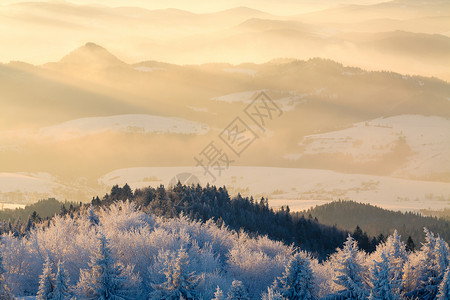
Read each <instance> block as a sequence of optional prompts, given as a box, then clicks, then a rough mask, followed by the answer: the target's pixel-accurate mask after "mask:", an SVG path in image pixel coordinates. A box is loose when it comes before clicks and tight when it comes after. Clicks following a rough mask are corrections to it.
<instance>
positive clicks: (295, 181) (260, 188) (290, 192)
mask: <svg viewBox="0 0 450 300" xmlns="http://www.w3.org/2000/svg"><path fill="white" fill-rule="evenodd" d="M179 173H192V174H194V175H195V176H197V177H198V178H199V180H200V182H201V184H202V185H205V184H206V183H207V182H212V181H211V178H210V177H209V176H205V175H204V172H203V169H201V168H199V167H197V168H195V167H148V168H128V169H120V170H115V171H113V172H110V173H108V174H106V175H104V176H102V177H101V178H100V179H99V183H100V184H101V185H102V186H104V188H105V191H107V190H108V189H109V188H111V187H112V186H113V185H115V184H118V185H123V184H125V183H128V184H129V185H130V186H131V187H132V188H142V187H146V186H154V187H156V186H159V185H160V184H164V185H167V184H168V183H169V181H170V180H171V178H172V177H174V176H175V175H177V174H179ZM214 184H215V185H217V186H222V185H225V186H227V188H228V189H229V191H230V194H231V195H236V194H237V193H241V194H242V195H248V196H250V195H252V196H255V197H257V198H259V197H261V196H264V197H269V199H274V200H276V201H274V202H272V204H271V205H274V206H280V205H283V203H284V202H283V200H282V199H285V200H286V201H285V203H286V204H287V203H289V205H291V206H293V208H294V209H295V207H298V208H305V203H304V202H302V201H301V200H308V201H309V202H308V203H307V205H308V206H313V205H314V202H311V201H310V200H327V201H331V200H338V199H348V200H355V201H358V202H364V203H371V204H373V205H379V206H381V207H384V208H388V209H399V210H418V209H423V208H434V209H441V208H443V207H447V206H446V205H445V203H450V201H449V200H450V184H449V183H443V182H430V181H420V180H407V179H400V178H392V177H385V176H374V175H364V174H344V173H339V172H333V171H328V170H316V169H295V168H270V167H230V169H229V170H227V171H224V172H223V174H222V176H220V177H218V178H217V181H216V182H214ZM289 199H291V200H289ZM292 199H297V201H299V203H298V205H295V204H294V203H293V201H292ZM322 203H323V201H321V202H317V204H322ZM448 207H450V206H448Z"/></svg>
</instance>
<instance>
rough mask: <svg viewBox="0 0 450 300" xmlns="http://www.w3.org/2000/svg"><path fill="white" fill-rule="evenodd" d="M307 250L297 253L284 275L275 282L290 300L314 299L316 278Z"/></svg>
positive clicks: (278, 288)
mask: <svg viewBox="0 0 450 300" xmlns="http://www.w3.org/2000/svg"><path fill="white" fill-rule="evenodd" d="M310 260H311V259H310V257H309V255H308V254H307V253H306V252H299V253H296V254H295V255H294V256H293V257H292V258H291V260H290V261H289V262H288V264H287V265H286V268H285V270H284V272H283V275H282V276H281V277H279V278H278V281H277V282H276V283H275V284H274V285H275V287H276V288H275V289H276V290H277V291H279V292H280V294H281V295H282V296H283V297H284V298H286V299H289V300H312V299H315V297H314V296H313V294H314V292H313V289H314V278H313V273H312V270H311V266H310Z"/></svg>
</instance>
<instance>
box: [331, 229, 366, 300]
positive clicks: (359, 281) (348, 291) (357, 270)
mask: <svg viewBox="0 0 450 300" xmlns="http://www.w3.org/2000/svg"><path fill="white" fill-rule="evenodd" d="M363 255H364V254H362V253H361V252H359V249H358V243H357V242H356V241H355V240H354V239H353V238H352V237H351V236H350V235H349V236H348V238H347V240H346V241H345V243H344V247H343V249H338V250H337V252H336V253H335V254H334V255H333V259H334V260H335V261H336V264H337V267H336V269H335V271H336V272H337V273H338V274H339V275H338V276H337V278H336V280H335V282H336V283H337V284H339V285H341V286H343V287H344V289H343V290H341V291H339V292H337V293H336V294H335V296H339V297H343V298H344V299H356V300H359V299H366V298H367V297H368V296H369V293H368V291H367V289H366V284H365V280H364V277H363V273H364V272H365V270H364V258H363Z"/></svg>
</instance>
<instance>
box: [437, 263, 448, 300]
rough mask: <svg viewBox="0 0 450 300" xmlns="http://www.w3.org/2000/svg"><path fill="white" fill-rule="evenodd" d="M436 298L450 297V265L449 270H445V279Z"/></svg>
mask: <svg viewBox="0 0 450 300" xmlns="http://www.w3.org/2000/svg"><path fill="white" fill-rule="evenodd" d="M436 299H437V300H448V299H450V267H447V270H446V271H445V274H444V279H443V280H442V282H441V284H440V286H439V293H438V295H437V297H436Z"/></svg>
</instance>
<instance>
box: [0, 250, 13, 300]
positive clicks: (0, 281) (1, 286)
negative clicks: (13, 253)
mask: <svg viewBox="0 0 450 300" xmlns="http://www.w3.org/2000/svg"><path fill="white" fill-rule="evenodd" d="M0 299H2V300H11V299H14V296H13V295H12V293H11V291H10V289H9V287H8V285H7V284H6V279H5V269H4V268H3V254H2V253H0Z"/></svg>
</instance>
